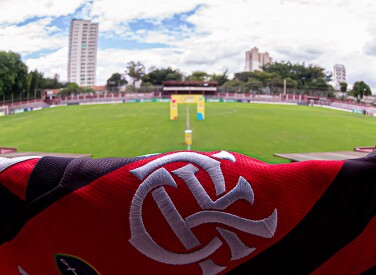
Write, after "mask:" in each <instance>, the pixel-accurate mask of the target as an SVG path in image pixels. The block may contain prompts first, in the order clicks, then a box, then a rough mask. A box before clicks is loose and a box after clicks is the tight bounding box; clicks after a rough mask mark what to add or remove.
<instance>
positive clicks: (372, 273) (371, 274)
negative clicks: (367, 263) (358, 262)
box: [360, 265, 376, 275]
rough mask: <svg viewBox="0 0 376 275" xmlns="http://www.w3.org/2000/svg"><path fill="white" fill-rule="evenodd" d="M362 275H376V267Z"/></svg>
mask: <svg viewBox="0 0 376 275" xmlns="http://www.w3.org/2000/svg"><path fill="white" fill-rule="evenodd" d="M360 274H361V275H375V274H376V265H374V266H373V267H371V268H370V269H368V270H366V271H363V272H362V273H360Z"/></svg>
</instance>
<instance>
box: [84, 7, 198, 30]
mask: <svg viewBox="0 0 376 275" xmlns="http://www.w3.org/2000/svg"><path fill="white" fill-rule="evenodd" d="M201 2H202V1H199V0H189V1H186V0H179V1H176V0H156V1H154V0H153V1H150V0H137V1H130V0H128V1H119V0H95V1H94V3H93V5H92V10H91V16H92V17H95V18H96V19H97V20H98V21H99V22H101V30H102V31H113V30H114V29H115V28H118V27H119V25H121V23H123V22H128V21H131V20H135V19H152V20H155V21H159V20H161V19H163V18H169V17H171V16H173V15H174V14H176V13H182V12H186V11H189V10H192V9H194V8H195V7H196V6H197V5H198V4H200V3H201Z"/></svg>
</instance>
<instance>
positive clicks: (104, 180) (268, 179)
mask: <svg viewBox="0 0 376 275" xmlns="http://www.w3.org/2000/svg"><path fill="white" fill-rule="evenodd" d="M0 210H1V213H0V273H1V274H226V273H229V274H248V273H249V274H273V273H281V274H306V273H313V274H360V273H364V274H372V273H375V272H376V218H375V215H376V154H374V153H372V154H370V155H369V156H367V157H364V158H360V159H354V160H347V161H305V162H299V163H290V164H267V163H264V162H262V161H259V160H256V159H253V158H250V157H248V156H245V155H242V154H238V153H230V152H226V151H216V152H194V151H178V152H170V153H166V154H156V155H148V156H142V157H137V158H131V159H122V158H107V159H89V158H80V159H69V158H58V157H43V158H34V157H30V158H22V159H12V160H7V159H1V158H0Z"/></svg>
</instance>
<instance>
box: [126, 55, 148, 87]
mask: <svg viewBox="0 0 376 275" xmlns="http://www.w3.org/2000/svg"><path fill="white" fill-rule="evenodd" d="M126 72H127V74H128V75H129V76H130V77H131V78H132V84H133V85H135V83H136V82H137V81H139V80H140V79H141V78H142V77H143V76H144V75H145V66H144V65H143V64H142V63H141V62H140V61H137V62H134V61H131V62H128V64H127V70H126Z"/></svg>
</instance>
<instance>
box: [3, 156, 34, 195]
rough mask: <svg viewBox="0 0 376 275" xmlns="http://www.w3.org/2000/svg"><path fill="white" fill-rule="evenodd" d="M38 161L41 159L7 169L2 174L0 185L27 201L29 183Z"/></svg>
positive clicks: (27, 161)
mask: <svg viewBox="0 0 376 275" xmlns="http://www.w3.org/2000/svg"><path fill="white" fill-rule="evenodd" d="M38 161H39V158H37V159H31V160H26V161H23V162H20V163H17V164H15V165H13V166H11V167H9V168H7V169H5V170H4V171H3V172H1V173H0V183H1V184H2V185H4V186H5V187H6V188H7V189H8V190H9V191H11V192H12V193H14V194H15V195H17V196H18V197H19V198H21V199H23V200H25V196H26V187H27V183H28V181H29V178H30V175H31V172H32V171H33V169H34V167H35V165H36V164H37V163H38Z"/></svg>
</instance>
